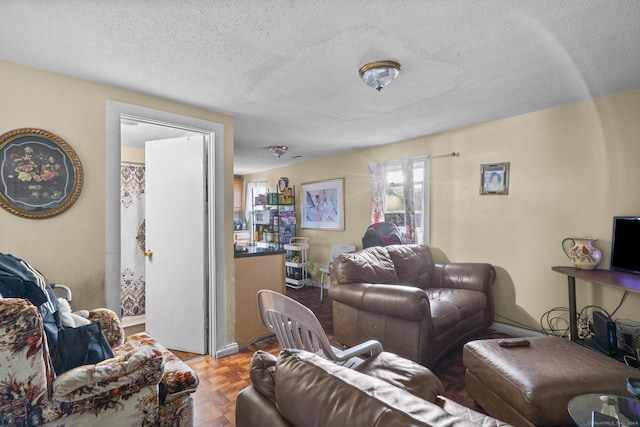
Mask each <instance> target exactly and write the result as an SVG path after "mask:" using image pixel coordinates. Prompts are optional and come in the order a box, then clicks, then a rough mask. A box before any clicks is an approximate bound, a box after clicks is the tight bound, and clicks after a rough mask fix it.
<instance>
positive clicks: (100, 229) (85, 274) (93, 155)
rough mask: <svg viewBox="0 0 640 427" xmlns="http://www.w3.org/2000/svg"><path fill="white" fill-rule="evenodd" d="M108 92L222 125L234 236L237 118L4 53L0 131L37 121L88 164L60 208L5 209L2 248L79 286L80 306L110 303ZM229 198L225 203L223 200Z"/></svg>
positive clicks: (228, 221) (229, 258)
mask: <svg viewBox="0 0 640 427" xmlns="http://www.w3.org/2000/svg"><path fill="white" fill-rule="evenodd" d="M107 99H111V100H115V101H119V102H124V103H128V104H133V105H138V106H141V107H146V108H152V109H156V110H161V111H166V112H170V113H174V114H180V115H184V116H189V117H194V118H198V119H203V120H209V121H212V122H217V123H222V124H223V125H224V126H225V141H224V153H225V154H224V155H225V170H224V177H225V178H224V179H225V182H228V185H225V192H224V198H223V201H224V205H225V230H229V232H228V233H227V232H226V231H225V240H226V241H229V242H232V241H233V239H232V238H231V230H232V220H233V213H232V200H233V199H232V198H233V186H232V182H233V168H232V164H233V121H232V118H231V117H230V116H227V115H223V114H218V113H215V112H211V111H206V110H202V109H198V108H192V107H188V106H186V105H182V104H178V103H175V102H170V101H167V100H163V99H159V98H154V97H150V96H145V95H141V94H137V93H133V92H129V91H125V90H119V89H115V88H112V87H108V86H104V85H99V84H94V83H89V82H86V81H82V80H78V79H73V78H69V77H65V76H61V75H58V74H53V73H48V72H44V71H40V70H36V69H33V68H27V67H22V66H19V65H16V64H12V63H8V62H3V61H0V134H2V133H5V132H8V131H11V130H13V129H17V128H23V127H34V128H41V129H45V130H47V131H49V132H52V133H54V134H56V135H58V136H60V137H61V138H63V139H64V140H65V141H66V142H67V143H69V144H70V145H71V146H72V147H73V149H74V150H75V151H76V153H77V154H78V156H79V157H80V160H81V162H82V166H83V169H84V177H85V180H84V187H83V189H82V193H81V194H80V197H79V198H78V201H77V202H76V203H75V204H74V205H73V206H72V207H71V208H70V209H69V210H68V211H66V212H64V213H63V214H61V215H59V216H56V217H53V218H50V219H42V220H29V219H24V218H20V217H18V216H14V215H12V214H10V213H8V212H6V211H5V210H0V252H4V253H11V254H14V255H16V256H18V257H20V258H24V259H25V260H27V261H28V262H29V263H31V264H32V265H33V266H34V267H36V268H38V269H39V270H41V271H42V273H43V274H44V275H45V276H46V277H47V278H48V279H49V280H50V281H51V282H56V283H63V284H67V285H69V286H70V287H71V288H72V289H73V290H74V302H73V305H74V307H75V308H78V309H80V308H92V307H98V306H103V305H104V304H105V292H104V289H105V283H104V281H105V279H104V277H105V133H106V130H105V104H106V101H107ZM227 206H228V209H227V208H226V207H227ZM225 248H226V251H225V254H224V262H223V263H220V264H219V267H218V268H221V267H222V266H224V269H225V272H226V274H225V283H224V286H225V291H226V294H227V297H228V298H227V301H226V302H227V304H226V318H227V325H228V328H227V329H228V332H227V341H228V342H232V341H233V321H234V318H235V307H234V305H233V302H234V296H233V249H232V243H229V244H228V245H226V246H225Z"/></svg>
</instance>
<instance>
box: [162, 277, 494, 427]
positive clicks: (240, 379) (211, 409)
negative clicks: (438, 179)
mask: <svg viewBox="0 0 640 427" xmlns="http://www.w3.org/2000/svg"><path fill="white" fill-rule="evenodd" d="M287 295H288V296H290V297H291V298H293V299H295V300H297V301H300V302H301V303H302V304H304V305H306V306H307V307H309V308H310V309H311V310H312V311H313V312H314V313H315V314H316V316H317V317H318V319H319V320H320V323H321V324H322V326H323V328H324V329H325V332H326V333H327V335H328V336H329V339H330V340H331V341H332V342H333V343H334V344H335V343H336V342H335V339H334V337H333V314H332V309H331V300H330V298H329V297H328V296H327V293H326V292H325V298H324V301H323V302H320V290H319V289H318V288H302V289H297V290H296V289H287ZM504 336H505V335H503V334H498V333H494V332H491V331H489V332H488V333H486V334H484V335H483V336H479V337H477V338H498V337H504ZM256 350H264V351H267V352H269V353H272V354H274V355H277V354H278V352H279V351H280V347H279V346H278V342H277V340H276V339H275V338H272V339H267V340H264V341H262V342H258V343H254V344H252V345H250V346H248V347H246V348H243V349H241V350H240V352H239V353H237V354H234V355H231V356H227V357H224V358H221V359H215V358H213V357H210V356H204V357H202V356H199V355H196V354H190V353H184V352H179V351H175V354H176V356H178V357H180V358H181V359H182V360H185V361H186V362H187V363H188V364H189V366H191V368H192V369H193V370H194V371H196V373H197V374H198V377H199V378H200V386H199V387H198V390H197V391H196V392H195V393H194V394H193V399H194V405H195V424H194V425H195V426H196V427H204V426H207V427H211V426H213V427H223V426H224V427H226V426H235V400H236V396H237V395H238V393H239V392H240V390H242V389H243V388H245V387H246V386H248V385H249V384H250V383H251V381H250V380H249V372H248V371H249V363H250V361H251V357H252V356H253V353H254V352H255V351H256ZM433 372H434V373H435V374H436V375H437V376H438V378H440V380H441V381H442V383H443V385H444V388H445V393H444V395H445V396H446V397H448V398H450V399H452V400H455V401H456V402H458V403H461V404H463V405H465V406H467V407H469V408H473V409H475V410H477V411H479V412H482V409H481V408H478V407H477V406H475V405H474V402H473V399H471V397H470V396H469V395H468V393H467V392H466V389H465V387H464V367H463V366H462V346H459V347H458V348H456V349H454V350H453V351H452V352H451V353H450V354H449V355H448V356H447V357H445V359H444V360H442V361H441V362H440V363H439V364H438V365H437V366H436V367H435V368H434V369H433Z"/></svg>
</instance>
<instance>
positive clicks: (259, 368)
mask: <svg viewBox="0 0 640 427" xmlns="http://www.w3.org/2000/svg"><path fill="white" fill-rule="evenodd" d="M276 360H277V357H276V356H274V355H273V354H271V353H267V352H266V351H262V350H258V351H256V352H255V353H253V358H252V359H251V364H250V365H249V378H251V383H252V384H253V386H254V387H255V388H256V390H258V391H259V392H260V393H261V394H263V395H264V396H265V397H266V398H268V399H270V400H274V399H275V397H276V393H275V385H276V383H275V378H274V376H275V371H276Z"/></svg>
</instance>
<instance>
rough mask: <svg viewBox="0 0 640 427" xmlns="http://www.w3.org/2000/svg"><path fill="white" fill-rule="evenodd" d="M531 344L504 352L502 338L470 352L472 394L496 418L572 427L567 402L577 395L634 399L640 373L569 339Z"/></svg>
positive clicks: (466, 356)
mask: <svg viewBox="0 0 640 427" xmlns="http://www.w3.org/2000/svg"><path fill="white" fill-rule="evenodd" d="M527 339H528V340H529V341H530V343H531V345H530V346H528V347H500V346H499V345H498V341H499V339H492V340H479V341H472V342H469V343H467V344H466V345H465V347H464V351H463V364H464V366H465V368H466V373H465V381H466V386H467V390H468V392H469V394H470V395H471V397H473V398H474V399H475V400H476V402H478V403H479V404H480V406H482V407H483V409H484V410H485V411H487V412H488V413H489V414H490V415H491V416H493V417H496V418H499V419H502V420H503V421H506V422H509V423H511V424H520V425H521V424H522V423H523V420H526V421H528V422H529V423H532V424H535V425H543V426H544V425H560V424H571V423H572V421H571V418H570V416H569V414H568V412H567V403H569V400H571V398H573V397H575V396H578V395H580V394H586V393H603V394H606V393H611V394H617V395H624V396H629V394H628V392H627V391H626V379H627V377H628V376H637V372H638V371H637V370H635V369H633V368H631V367H629V366H627V365H625V364H623V363H620V362H618V361H617V360H615V359H612V358H610V357H607V356H605V355H604V354H600V353H598V352H595V351H593V350H590V349H588V348H585V347H583V346H581V345H579V344H576V343H574V342H571V341H569V340H568V339H564V338H559V337H533V338H527ZM526 421H525V422H526Z"/></svg>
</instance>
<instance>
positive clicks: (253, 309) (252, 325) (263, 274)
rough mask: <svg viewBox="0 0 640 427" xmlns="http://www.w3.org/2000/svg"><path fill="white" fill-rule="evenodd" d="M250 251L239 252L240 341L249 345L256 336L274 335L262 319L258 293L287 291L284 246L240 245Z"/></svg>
mask: <svg viewBox="0 0 640 427" xmlns="http://www.w3.org/2000/svg"><path fill="white" fill-rule="evenodd" d="M237 249H247V252H243V253H240V254H238V253H236V256H235V260H234V264H235V271H236V273H235V274H236V277H235V293H236V342H237V343H238V346H239V347H241V348H242V347H246V346H248V345H249V344H251V343H253V342H255V341H256V340H259V339H262V338H265V337H268V336H270V335H273V332H271V331H270V330H269V329H267V328H266V327H265V326H264V325H263V324H262V320H261V319H260V313H258V302H257V300H256V294H257V293H258V291H259V290H260V289H270V290H272V291H276V292H279V293H281V294H285V293H286V291H287V290H286V287H285V286H286V285H285V263H284V257H285V253H284V250H279V249H269V248H257V247H255V246H245V247H242V248H241V247H237Z"/></svg>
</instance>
